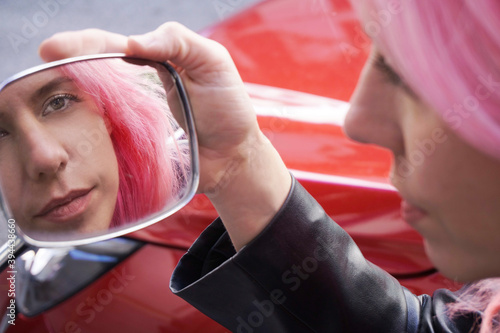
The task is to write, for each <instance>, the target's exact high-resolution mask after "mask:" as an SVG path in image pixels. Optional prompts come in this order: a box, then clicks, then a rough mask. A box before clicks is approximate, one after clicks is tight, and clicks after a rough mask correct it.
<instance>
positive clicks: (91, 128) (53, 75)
mask: <svg viewBox="0 0 500 333" xmlns="http://www.w3.org/2000/svg"><path fill="white" fill-rule="evenodd" d="M99 57H101V58H99V59H87V58H89V57H85V60H81V58H79V59H70V60H64V61H62V62H58V63H51V64H46V65H43V66H40V67H38V68H34V69H31V70H28V71H25V72H23V73H20V74H18V75H17V76H14V77H13V78H11V79H9V80H6V81H4V82H3V83H2V84H1V85H0V184H1V195H2V198H1V199H2V200H1V201H2V202H1V203H2V211H3V214H5V217H6V218H7V219H13V220H15V223H16V227H17V230H18V231H19V233H20V234H21V235H22V236H23V237H24V238H25V239H26V240H27V241H28V242H29V243H32V244H34V245H38V246H47V245H51V246H54V245H56V246H57V245H58V244H59V245H61V246H63V245H64V246H68V245H78V244H83V243H88V242H90V241H96V240H103V239H106V238H110V237H115V236H118V235H121V234H124V233H128V232H130V231H134V230H137V229H140V228H142V227H144V226H147V225H149V224H152V223H154V222H157V221H159V220H162V219H163V218H165V217H166V216H168V215H170V214H172V213H173V212H175V211H177V210H178V209H180V208H181V207H182V206H183V205H185V204H186V203H187V202H188V201H189V200H190V199H191V197H192V196H193V195H194V193H195V190H196V187H197V170H196V169H197V166H196V163H195V162H196V161H195V159H196V156H197V153H196V152H195V151H193V150H195V149H196V140H195V138H194V137H193V136H194V127H193V121H192V118H191V113H190V110H189V103H188V102H187V98H186V96H185V93H184V90H183V88H182V83H181V82H180V79H179V77H178V75H177V73H175V71H174V70H173V68H172V67H170V66H169V65H168V64H161V63H156V62H152V61H146V60H140V59H132V58H125V57H119V58H118V57H111V55H104V56H102V55H101V56H99ZM193 156H195V157H194V158H193ZM53 242H56V243H53ZM68 242H69V243H68Z"/></svg>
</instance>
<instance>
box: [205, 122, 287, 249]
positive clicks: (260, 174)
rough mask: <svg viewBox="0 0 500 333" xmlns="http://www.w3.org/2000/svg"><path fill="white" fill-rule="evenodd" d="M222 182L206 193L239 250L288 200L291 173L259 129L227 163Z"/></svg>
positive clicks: (222, 172) (206, 189)
mask: <svg viewBox="0 0 500 333" xmlns="http://www.w3.org/2000/svg"><path fill="white" fill-rule="evenodd" d="M222 170H223V171H221V172H220V174H219V175H217V177H216V179H218V181H217V182H216V183H214V184H215V185H213V186H211V187H210V188H205V189H204V190H205V191H204V192H205V194H206V195H207V197H208V198H209V199H210V200H211V202H212V204H213V205H214V207H215V208H216V210H217V212H218V213H219V215H220V217H221V219H222V221H223V223H224V225H225V227H226V229H227V231H228V233H229V236H230V237H231V240H232V241H233V244H234V246H235V248H236V249H237V250H239V249H240V248H241V247H243V246H244V245H246V244H247V243H248V242H250V241H251V240H252V239H253V238H254V237H255V236H257V235H258V234H259V233H260V232H261V231H262V230H263V229H264V228H265V227H266V226H267V224H269V222H270V221H271V220H272V218H273V217H274V215H275V214H276V213H277V212H278V211H279V209H280V208H281V206H282V205H283V203H284V202H285V200H286V198H287V196H288V193H289V191H290V187H291V175H290V173H289V171H288V169H287V168H286V166H285V164H284V163H283V161H282V160H281V157H280V156H279V154H278V152H277V151H276V149H275V148H274V147H273V146H272V144H271V143H270V141H269V140H268V139H267V138H266V137H265V136H264V135H263V134H262V133H261V132H260V131H259V132H258V135H257V136H256V139H254V140H252V141H251V143H248V144H244V145H240V147H239V148H238V151H237V153H236V154H234V155H233V157H232V158H231V159H230V160H228V161H227V162H226V163H225V167H224V168H222Z"/></svg>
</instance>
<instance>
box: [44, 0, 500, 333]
mask: <svg viewBox="0 0 500 333" xmlns="http://www.w3.org/2000/svg"><path fill="white" fill-rule="evenodd" d="M355 5H356V10H357V11H358V13H359V15H360V18H361V21H362V25H363V27H364V28H365V30H366V32H367V34H368V35H370V37H371V38H372V40H373V49H372V53H371V56H370V59H369V60H368V61H367V63H366V67H365V69H364V71H363V73H362V76H361V78H360V81H359V85H358V87H357V89H356V91H355V93H354V96H353V98H352V107H351V110H350V112H349V114H348V115H347V118H346V122H345V131H346V133H347V135H349V136H350V137H351V138H353V139H355V140H357V141H360V142H366V143H373V144H377V145H379V146H382V147H385V148H387V149H390V150H391V151H392V153H393V154H394V166H393V172H392V176H391V179H392V181H393V183H394V185H395V186H396V187H397V189H398V190H399V191H400V193H401V196H402V198H403V200H402V207H401V209H402V215H403V217H404V218H405V219H406V220H407V222H408V223H409V224H410V225H411V226H413V227H414V228H415V229H416V230H417V231H419V232H420V233H421V234H422V236H423V237H424V241H425V247H426V250H427V253H428V255H429V257H430V259H431V260H432V261H433V262H434V264H435V265H436V267H437V268H438V269H439V270H440V271H442V272H443V273H444V274H446V275H447V276H449V277H451V278H455V279H457V280H460V281H463V282H468V283H470V284H468V285H467V286H466V287H465V288H464V289H462V290H461V291H459V292H457V293H452V292H450V291H448V290H438V291H436V292H435V293H434V295H432V296H429V295H421V296H415V295H413V294H411V293H410V292H409V291H408V290H406V289H405V288H403V287H402V286H401V285H399V283H398V282H397V281H396V280H395V279H394V278H392V277H391V276H390V275H388V274H387V273H386V272H384V271H382V270H380V269H379V268H377V267H375V266H374V265H372V264H370V263H368V262H367V261H366V260H365V259H364V258H363V256H362V255H361V253H360V251H359V249H358V248H357V247H356V245H355V244H354V242H353V241H352V239H351V238H350V237H349V236H348V235H347V234H346V233H345V232H344V231H343V230H342V229H341V228H340V227H339V226H338V225H337V224H335V223H334V222H333V221H331V220H330V219H329V217H328V216H327V214H326V213H325V212H324V211H323V210H322V208H321V207H320V206H319V205H318V203H317V202H316V201H315V200H314V199H313V198H312V197H310V196H309V195H308V193H307V192H306V191H305V190H304V189H303V188H302V187H301V186H300V185H299V184H298V183H297V182H296V181H295V180H294V179H293V178H292V177H290V175H289V173H288V171H287V169H286V168H285V166H284V165H283V163H282V161H281V159H280V157H279V155H278V154H277V152H276V151H275V150H274V148H273V147H272V146H271V144H270V143H269V141H268V140H266V138H265V137H264V135H263V134H262V132H260V130H259V127H258V125H257V122H256V120H255V115H254V114H253V111H252V108H251V103H250V101H249V98H248V96H247V95H246V93H245V91H244V88H243V85H242V83H241V80H240V78H239V76H238V73H237V71H236V69H235V67H234V65H233V63H232V62H231V59H230V57H229V55H228V54H227V51H226V50H225V49H224V48H223V47H221V46H220V45H219V44H217V43H215V42H213V41H210V40H207V39H205V38H203V37H201V36H198V35H197V34H195V33H193V32H191V31H189V30H187V29H186V28H184V27H182V26H180V25H178V24H176V23H167V24H165V25H163V26H161V27H160V28H159V29H157V30H156V31H153V32H151V33H148V34H145V35H142V36H131V37H125V36H119V35H116V34H111V33H107V32H103V31H96V30H91V31H89V30H87V31H82V32H73V33H64V34H60V35H56V36H54V37H53V38H51V39H49V40H47V41H46V42H45V43H44V44H42V46H41V55H42V56H43V57H44V58H45V59H47V60H54V59H58V58H63V57H67V56H72V55H76V54H78V53H80V52H82V50H81V49H76V48H73V47H72V46H71V45H77V44H76V43H78V41H82V40H85V41H86V45H88V48H87V49H85V50H84V51H83V52H85V53H89V54H90V53H93V52H103V51H107V52H110V51H127V52H129V54H132V55H137V56H141V57H145V58H151V59H154V60H167V59H168V60H170V61H171V62H172V63H174V64H175V65H176V66H177V67H178V68H180V69H182V72H181V73H182V75H183V79H184V81H185V83H186V86H187V90H188V93H189V95H190V99H191V103H192V105H193V109H194V112H195V118H196V122H197V132H198V136H199V142H200V160H201V167H202V170H201V172H202V173H201V183H200V191H201V192H206V193H207V195H208V196H209V198H210V199H211V201H212V203H213V204H214V205H215V207H216V209H217V210H218V212H219V214H220V218H219V219H217V220H216V221H215V222H214V223H213V224H212V225H211V226H210V227H209V228H208V229H207V230H205V231H204V232H203V233H202V235H201V236H200V238H199V239H198V240H197V241H196V242H195V244H194V245H193V246H192V247H191V249H190V250H189V251H188V253H187V254H186V255H185V256H184V257H183V259H182V260H181V261H180V263H179V265H178V266H177V268H176V271H175V272H174V274H173V276H172V280H171V289H172V290H173V291H174V292H175V293H176V294H178V295H179V296H181V297H183V298H185V299H186V300H188V301H189V302H190V303H192V304H193V305H194V306H196V307H197V308H198V309H200V310H201V311H203V312H204V313H206V314H207V315H209V316H210V317H212V318H214V319H215V320H217V321H219V322H220V323H221V324H223V325H224V326H226V327H227V328H229V329H231V330H232V331H234V332H398V333H399V332H470V331H474V330H477V329H480V330H481V332H482V333H484V332H498V331H500V325H499V308H500V281H499V280H498V277H500V263H499V259H498V254H499V253H500V242H498V238H499V234H500V222H499V221H500V205H498V198H500V148H499V147H500V112H499V110H500V89H499V87H500V64H499V59H500V37H499V36H500V35H499V34H498V31H499V25H500V4H499V3H498V2H497V1H494V0H486V1H483V2H481V3H478V2H473V1H472V0H465V1H461V2H457V1H452V0H442V1H430V0H426V1H413V0H400V1H389V0H366V1H359V2H356V3H355ZM89 41H93V42H92V43H90V42H89ZM71 42H73V43H75V44H71ZM332 47H333V46H332ZM332 79H334V78H332ZM214 118H216V119H218V120H219V122H217V123H216V124H214V123H213V122H211V121H210V120H211V119H214ZM422 142H424V143H425V142H432V143H433V145H434V148H435V149H434V150H433V151H432V152H431V153H429V154H427V155H425V156H424V155H422V156H421V157H422V158H420V159H415V158H414V156H415V152H416V149H417V148H418V147H419V144H421V143H422ZM402 161H410V162H411V163H413V165H412V166H413V168H412V172H405V170H404V168H401V165H402ZM406 171H407V170H406ZM475 281H480V282H475Z"/></svg>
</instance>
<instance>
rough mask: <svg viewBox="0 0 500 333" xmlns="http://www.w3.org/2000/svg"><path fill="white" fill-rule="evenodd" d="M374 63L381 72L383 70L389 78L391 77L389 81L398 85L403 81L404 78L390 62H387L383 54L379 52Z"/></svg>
mask: <svg viewBox="0 0 500 333" xmlns="http://www.w3.org/2000/svg"><path fill="white" fill-rule="evenodd" d="M374 64H375V67H376V68H377V69H378V70H379V71H380V72H382V73H383V74H384V75H385V76H386V77H387V79H389V81H390V82H391V83H393V84H396V85H399V84H402V83H403V80H402V79H401V77H400V76H399V75H398V73H396V72H395V71H394V69H392V67H391V66H389V64H387V62H386V61H385V58H384V56H383V55H381V54H378V55H377V57H376V58H375V62H374Z"/></svg>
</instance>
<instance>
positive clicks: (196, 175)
mask: <svg viewBox="0 0 500 333" xmlns="http://www.w3.org/2000/svg"><path fill="white" fill-rule="evenodd" d="M108 58H120V59H124V60H127V59H130V60H131V61H133V60H140V61H147V62H151V63H157V64H160V65H162V66H163V67H164V68H165V69H167V70H168V72H169V73H170V75H171V77H172V80H173V81H174V84H175V86H176V88H177V91H178V94H179V98H180V102H181V105H182V109H183V112H184V120H185V122H186V128H185V129H184V130H185V132H186V134H187V135H188V136H189V148H190V152H191V179H190V188H189V189H188V190H187V191H186V195H185V196H184V197H183V198H182V200H180V201H179V202H178V203H176V204H175V205H173V206H172V207H171V208H170V209H168V210H167V211H165V212H160V214H158V215H155V216H153V217H151V218H146V219H144V220H143V221H141V222H140V223H137V224H134V225H132V226H130V227H124V228H123V229H120V230H117V231H109V232H106V233H104V234H102V235H96V236H92V235H90V236H89V237H84V238H78V239H74V240H62V241H41V240H37V239H33V238H31V237H29V236H28V235H26V234H25V233H24V232H23V231H22V230H21V229H20V228H19V227H18V226H17V224H16V233H17V236H18V237H19V238H21V239H22V240H23V241H25V242H26V243H28V244H31V245H33V246H36V247H72V246H79V245H85V244H90V243H94V242H100V241H104V240H107V239H111V238H115V237H118V236H123V235H125V234H129V233H131V232H134V231H137V230H140V229H143V228H146V227H148V226H150V225H152V224H154V223H156V222H159V221H161V220H163V219H165V218H167V217H168V216H170V215H172V214H174V213H176V212H177V211H179V210H180V209H181V208H182V207H184V206H185V205H186V204H188V203H189V201H191V199H192V198H193V197H194V195H195V194H196V191H197V189H198V183H199V179H200V167H199V156H198V140H197V136H196V129H195V122H194V117H193V113H192V110H191V105H190V103H189V98H188V95H187V93H186V90H185V88H184V85H183V84H182V80H181V77H180V76H179V74H178V73H177V71H176V70H175V69H174V68H173V67H172V66H171V65H170V64H169V63H168V62H157V61H153V60H149V59H144V58H138V57H130V56H127V55H125V54H124V53H103V54H93V55H85V56H79V57H72V58H66V59H62V60H57V61H53V62H49V63H46V64H41V65H38V66H34V67H31V68H28V69H26V70H23V71H21V72H19V73H17V74H14V75H12V76H10V77H9V78H7V79H6V80H4V81H2V82H1V83H0V91H2V90H3V89H4V88H5V87H6V86H8V85H9V84H11V83H13V82H15V81H17V80H19V79H22V78H24V77H26V76H28V75H31V74H35V73H37V72H40V71H43V70H46V69H50V68H54V67H58V66H61V65H65V64H70V63H75V62H80V61H86V60H97V59H108ZM0 210H1V212H0V214H2V215H3V218H5V221H8V220H9V219H13V217H12V214H11V212H10V210H9V208H8V204H7V202H6V201H5V198H4V196H3V195H2V194H1V193H0Z"/></svg>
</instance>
